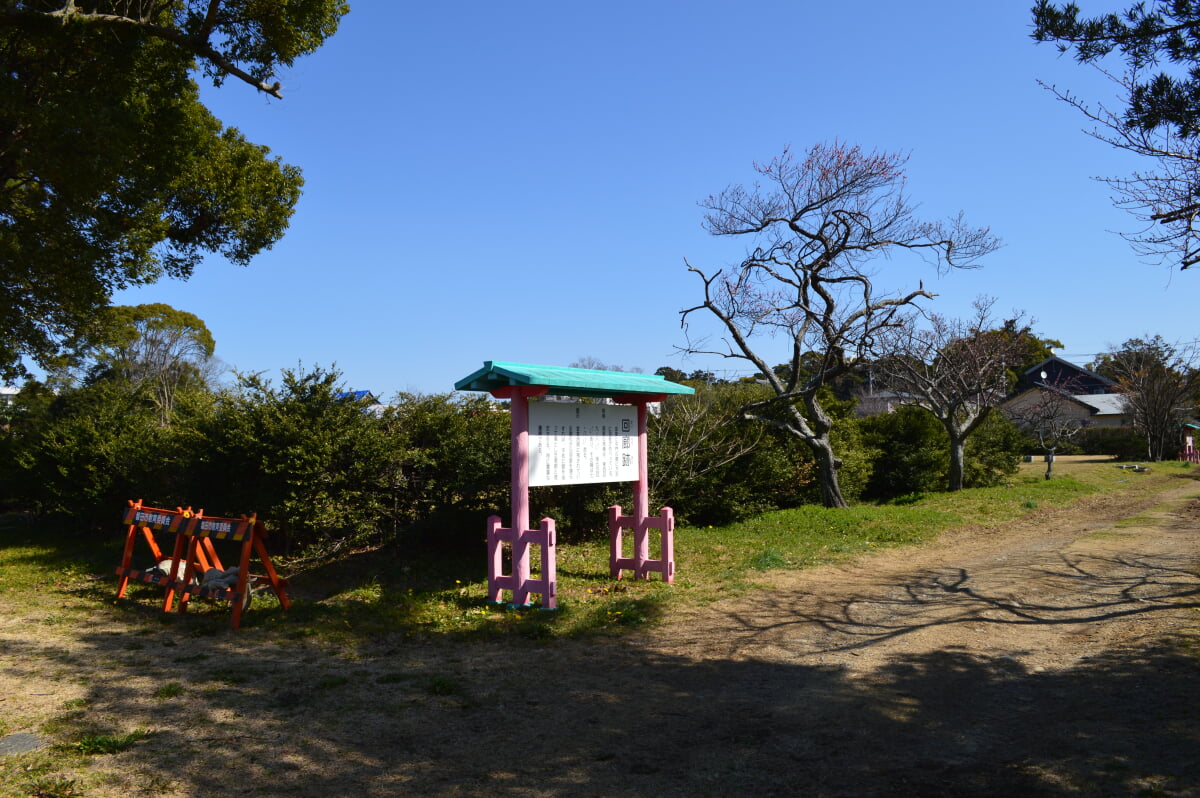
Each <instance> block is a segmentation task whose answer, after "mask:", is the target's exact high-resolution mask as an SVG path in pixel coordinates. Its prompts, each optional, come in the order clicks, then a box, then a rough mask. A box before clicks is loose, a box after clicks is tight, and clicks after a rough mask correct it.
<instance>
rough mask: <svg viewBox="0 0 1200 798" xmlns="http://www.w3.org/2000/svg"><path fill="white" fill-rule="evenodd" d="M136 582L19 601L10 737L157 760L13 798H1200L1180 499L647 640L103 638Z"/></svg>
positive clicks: (771, 581) (720, 612)
mask: <svg viewBox="0 0 1200 798" xmlns="http://www.w3.org/2000/svg"><path fill="white" fill-rule="evenodd" d="M1041 467H1042V466H1041V464H1038V463H1034V464H1031V465H1030V466H1027V468H1031V469H1040V468H1041ZM1070 467H1071V464H1070V462H1069V461H1067V462H1062V463H1060V464H1059V465H1058V466H1056V470H1059V471H1065V470H1067V469H1069V468H1070ZM1146 484H1149V483H1146ZM680 545H681V548H682V547H684V546H686V542H685V541H681V542H680ZM682 559H683V555H682V554H681V560H682ZM114 581H115V579H111V580H109V581H108V582H105V583H103V584H101V585H99V586H98V588H97V593H93V594H90V595H83V596H80V595H74V594H71V593H69V592H61V591H59V592H56V589H55V586H54V585H53V584H46V585H41V586H39V595H40V596H41V597H42V598H40V599H39V600H38V601H36V602H32V603H31V602H23V603H20V604H14V603H13V602H12V601H11V600H0V717H2V718H3V723H2V725H0V733H15V732H32V733H37V734H39V735H40V736H42V737H44V738H45V739H46V740H47V741H48V742H49V743H51V744H53V743H55V742H56V741H62V740H76V739H79V736H80V735H81V734H83V733H93V734H96V735H101V736H109V737H112V736H119V735H124V734H128V733H130V732H133V731H135V730H139V729H145V730H148V731H149V732H150V735H149V736H148V737H147V738H146V739H144V740H141V741H138V742H134V743H133V744H132V745H131V747H129V748H128V749H127V750H124V751H122V752H119V753H115V754H107V755H96V756H82V755H79V754H75V753H67V752H64V751H63V750H61V749H54V748H48V749H45V750H42V751H40V752H34V753H29V754H22V755H18V756H10V757H6V758H4V759H0V779H2V783H0V796H5V798H7V797H8V796H23V795H36V794H38V791H40V792H41V794H42V795H71V794H74V795H86V796H95V797H96V798H107V797H108V796H127V795H139V794H143V795H164V796H180V797H181V798H182V797H184V796H186V797H188V798H192V797H193V796H195V797H196V798H198V797H199V796H213V795H234V794H237V795H242V794H246V795H255V794H258V795H287V796H301V797H302V798H307V797H308V796H342V795H345V796H350V795H353V796H392V795H410V794H411V795H422V796H474V795H490V796H514V797H516V796H522V797H524V796H530V797H532V796H560V795H564V796H565V795H572V796H644V795H663V796H666V795H686V796H703V795H712V796H732V795H780V796H794V795H806V796H897V795H904V796H940V795H957V796H961V795H971V796H989V795H994V796H1018V795H1019V796H1039V795H1044V796H1125V795H1129V796H1200V710H1198V709H1197V707H1200V637H1198V635H1200V483H1198V482H1196V481H1195V480H1194V479H1192V478H1187V477H1182V476H1180V475H1176V476H1174V477H1173V478H1171V479H1163V480H1161V481H1160V482H1159V483H1156V487H1155V488H1154V489H1153V490H1151V489H1148V488H1147V489H1133V488H1131V489H1129V490H1122V491H1120V492H1113V493H1108V494H1097V495H1093V496H1089V497H1086V498H1084V499H1081V500H1079V501H1078V502H1076V503H1074V504H1073V505H1071V506H1070V507H1067V508H1058V509H1045V510H1041V509H1039V510H1033V511H1032V512H1030V513H1028V514H1026V515H1024V516H1023V517H1022V518H1020V519H1018V520H1016V521H1007V522H1003V523H999V524H995V525H990V526H982V525H980V526H974V527H966V528H962V527H960V528H956V529H954V530H953V531H951V532H948V533H946V534H944V535H942V536H941V538H939V540H938V541H936V542H935V543H932V544H928V545H924V546H921V547H917V548H898V549H891V550H886V551H882V552H877V553H873V554H870V555H867V556H863V557H860V558H857V559H855V560H853V561H850V562H847V563H843V564H840V565H837V566H826V567H822V568H816V569H810V570H804V571H778V572H769V573H767V574H766V575H764V577H763V578H762V580H761V581H762V582H763V583H764V584H763V586H761V587H759V588H756V589H751V590H746V591H741V592H739V593H737V594H736V595H734V596H733V597H732V598H727V599H721V600H712V601H707V602H704V603H699V602H676V603H672V604H671V605H670V606H671V609H670V610H669V612H668V615H667V617H666V618H664V619H663V621H662V622H661V623H660V624H656V625H654V626H652V627H649V628H645V629H642V630H639V631H637V632H635V633H633V634H629V635H625V636H618V637H603V636H602V637H588V638H585V639H574V640H551V641H540V640H527V639H521V638H516V639H511V638H510V639H504V640H493V641H486V642H462V641H459V642H454V641H446V640H436V639H427V638H424V637H422V636H415V637H404V636H402V635H394V636H393V635H386V634H383V635H378V636H375V637H373V638H372V639H369V640H363V641H360V642H358V643H356V644H354V645H346V646H332V645H331V644H330V643H329V642H328V641H327V640H323V639H313V638H312V637H308V636H305V635H302V634H298V635H297V636H295V637H288V635H287V633H286V626H285V627H282V628H283V629H284V632H283V633H282V634H278V633H277V634H272V635H269V636H268V635H267V634H266V633H265V632H264V631H262V630H256V629H249V630H243V631H241V632H237V633H230V632H225V631H219V632H215V633H211V634H210V633H208V630H210V629H211V628H212V627H211V626H209V627H205V626H199V625H189V624H187V623H186V622H185V623H179V622H166V621H157V620H156V621H152V622H142V623H138V624H134V625H132V626H131V623H130V621H129V619H128V618H127V617H124V616H121V615H119V614H115V613H111V612H108V611H106V609H105V607H104V606H95V608H94V611H91V612H89V613H87V614H86V615H85V614H81V610H80V607H81V606H83V607H86V606H89V604H88V603H89V602H93V603H94V602H95V601H96V595H98V594H100V593H103V594H109V593H110V588H111V587H112V585H111V584H110V582H114ZM254 611H255V612H259V611H261V610H259V609H255V610H254Z"/></svg>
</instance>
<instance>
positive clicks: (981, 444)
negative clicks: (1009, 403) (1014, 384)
mask: <svg viewBox="0 0 1200 798" xmlns="http://www.w3.org/2000/svg"><path fill="white" fill-rule="evenodd" d="M861 423H862V427H863V430H864V439H865V441H866V442H867V444H868V445H869V446H871V447H873V448H874V449H875V450H876V452H877V456H878V459H876V460H875V462H874V468H873V471H872V475H871V479H870V482H869V483H868V485H867V489H866V491H865V495H866V496H868V497H870V498H873V499H878V500H891V499H895V498H896V497H899V496H904V495H906V494H914V493H932V492H934V491H941V490H945V488H946V483H947V474H948V471H949V468H950V455H949V445H950V441H949V437H948V436H947V434H946V430H945V428H944V427H943V426H942V425H941V423H940V422H938V420H937V419H936V418H934V417H933V415H932V414H931V413H929V412H928V411H925V410H922V409H921V408H917V407H901V408H898V409H897V410H896V411H894V412H892V413H881V414H879V415H875V416H870V417H868V418H865V419H863V420H862V422H861ZM1026 445H1027V440H1026V438H1025V436H1024V435H1023V434H1021V432H1020V431H1019V430H1018V429H1017V428H1016V427H1015V426H1013V424H1012V422H1010V421H1009V420H1008V419H1006V418H1004V417H1003V415H1002V414H999V413H989V414H988V417H987V418H986V419H985V420H984V422H983V423H982V424H981V425H980V426H979V427H978V428H977V429H976V430H975V432H974V433H973V434H972V435H971V437H970V438H968V439H967V444H966V457H965V462H964V469H963V470H964V473H963V483H964V487H968V488H982V487H989V486H992V485H998V484H1000V483H1001V482H1003V481H1004V480H1005V479H1006V478H1007V477H1008V476H1010V475H1012V474H1013V473H1015V472H1016V470H1017V468H1018V466H1019V464H1020V460H1021V455H1022V453H1023V452H1024V451H1025V447H1026Z"/></svg>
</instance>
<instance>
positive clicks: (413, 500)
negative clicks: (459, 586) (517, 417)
mask: <svg viewBox="0 0 1200 798" xmlns="http://www.w3.org/2000/svg"><path fill="white" fill-rule="evenodd" d="M387 418H388V419H389V423H390V424H391V426H392V427H393V429H394V432H393V434H392V436H391V440H392V445H393V446H395V447H396V449H397V450H398V451H401V452H403V457H402V460H401V464H400V467H401V477H402V484H403V495H402V498H401V499H400V502H399V505H398V506H399V507H400V508H401V513H402V517H403V519H404V520H405V522H407V523H414V522H421V521H425V520H428V519H430V518H431V517H434V516H436V515H438V514H443V513H446V512H448V511H453V512H457V511H459V510H467V511H472V512H476V513H479V512H488V513H491V512H499V513H500V514H501V515H507V513H506V512H504V511H503V510H504V508H506V507H508V505H509V490H510V478H511V476H512V473H511V467H510V462H511V460H510V446H509V430H510V423H509V416H508V413H506V412H504V411H503V410H501V409H500V408H499V407H497V405H496V404H495V403H494V402H493V401H492V399H491V398H489V397H487V396H483V395H481V394H401V395H400V396H398V397H396V401H395V404H394V406H393V408H392V410H391V412H390V414H389V416H388V417H387ZM482 523H483V520H482V517H481V518H480V524H482ZM480 528H482V527H480Z"/></svg>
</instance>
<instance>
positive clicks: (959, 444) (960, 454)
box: [947, 435, 967, 491]
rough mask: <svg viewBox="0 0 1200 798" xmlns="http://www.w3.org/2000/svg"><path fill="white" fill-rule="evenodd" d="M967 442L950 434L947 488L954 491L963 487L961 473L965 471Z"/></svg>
mask: <svg viewBox="0 0 1200 798" xmlns="http://www.w3.org/2000/svg"><path fill="white" fill-rule="evenodd" d="M966 451H967V442H966V441H965V440H964V439H963V438H960V437H957V436H955V435H951V436H950V485H949V487H948V488H947V490H950V491H956V490H962V488H963V474H964V472H965V471H966V465H965V464H966V458H967V454H966Z"/></svg>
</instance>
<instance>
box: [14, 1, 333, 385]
mask: <svg viewBox="0 0 1200 798" xmlns="http://www.w3.org/2000/svg"><path fill="white" fill-rule="evenodd" d="M345 11H346V6H345V4H344V2H342V0H294V1H293V2H287V3H283V2H279V3H274V2H271V3H267V2H258V1H257V0H226V1H225V2H222V0H204V1H203V2H202V1H201V0H177V1H176V2H161V0H133V1H132V2H130V1H128V0H88V1H87V2H83V1H82V0H61V1H57V2H56V1H52V0H41V1H40V2H39V1H38V0H16V1H15V2H10V3H8V4H6V7H5V8H4V9H3V10H0V64H2V65H3V69H2V70H0V119H2V120H3V122H0V376H3V377H12V376H15V375H19V374H22V373H24V370H25V362H26V361H27V360H32V361H33V362H35V363H38V364H40V365H42V366H49V365H51V363H52V361H53V359H54V357H55V356H56V354H57V353H58V352H59V350H60V348H61V347H62V346H63V345H64V344H71V343H74V342H75V341H76V339H78V338H79V337H81V336H83V337H86V336H89V335H90V334H92V332H93V323H94V321H95V319H96V315H97V313H96V312H97V310H98V309H99V308H102V307H104V306H105V305H107V304H108V302H109V298H110V296H111V295H112V292H113V291H115V290H118V289H120V288H124V287H127V286H131V285H142V284H147V283H152V282H154V281H156V280H158V279H159V278H161V277H163V276H167V275H169V276H173V277H180V278H186V277H187V276H189V275H190V274H191V272H192V270H193V269H194V268H195V267H196V265H198V264H199V262H200V261H201V260H202V259H203V258H204V257H205V256H206V255H207V254H210V253H213V254H219V255H222V256H224V257H226V258H228V259H230V260H231V261H233V262H234V263H238V264H243V265H244V264H246V263H248V262H249V261H250V259H251V258H253V257H254V255H256V254H257V253H259V252H261V251H263V250H264V249H267V248H269V247H271V246H272V245H273V244H274V243H275V242H276V241H278V240H279V238H280V237H281V236H282V235H283V232H284V230H285V229H286V227H287V224H288V220H289V218H290V216H291V214H292V209H293V207H294V206H295V203H296V201H297V200H298V198H299V196H300V188H301V185H302V180H301V177H300V173H299V170H298V169H296V168H295V167H293V166H289V165H287V164H284V163H282V162H280V161H279V160H278V159H275V158H272V157H270V155H269V151H268V150H267V148H266V147H263V146H260V145H256V144H253V143H251V142H249V141H247V140H246V139H245V137H243V136H242V134H241V133H239V132H238V131H237V130H235V129H233V128H225V127H224V126H223V125H222V124H221V122H220V121H218V120H217V119H216V118H215V117H213V115H212V114H211V113H209V111H208V110H207V109H206V108H205V107H204V105H203V104H201V102H200V99H199V89H198V87H197V85H196V83H195V82H194V81H193V79H192V74H193V73H195V72H196V71H199V72H202V73H203V74H204V75H206V76H207V77H209V78H211V79H212V80H213V81H214V82H215V83H218V84H219V83H221V82H222V81H223V80H224V79H226V78H227V77H234V78H235V79H237V80H242V81H245V82H248V83H250V84H252V85H254V86H255V87H256V88H259V89H260V90H264V91H269V92H271V93H274V94H278V93H279V88H278V83H277V82H276V83H268V82H267V81H268V80H269V79H270V76H271V75H272V74H273V73H274V72H275V71H277V70H278V69H279V68H281V67H286V66H288V65H290V64H292V62H293V61H294V60H295V59H296V58H298V57H300V56H302V55H304V54H306V53H309V52H312V51H313V50H315V49H316V48H317V47H319V46H320V45H321V43H322V42H323V41H324V40H325V39H326V38H327V37H328V36H330V35H332V33H333V32H334V31H335V30H336V28H337V23H338V20H339V19H340V17H341V16H342V14H344V13H345Z"/></svg>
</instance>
